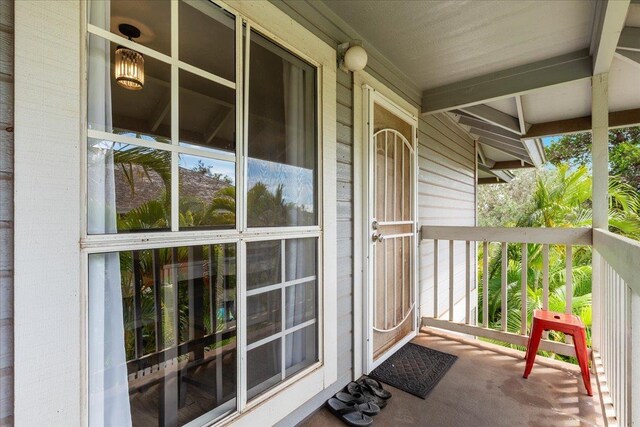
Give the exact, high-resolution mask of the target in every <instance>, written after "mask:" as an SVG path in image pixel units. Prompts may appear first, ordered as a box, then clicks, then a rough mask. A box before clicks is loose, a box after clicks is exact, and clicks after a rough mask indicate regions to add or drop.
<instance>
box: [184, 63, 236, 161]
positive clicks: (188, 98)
mask: <svg viewBox="0 0 640 427" xmlns="http://www.w3.org/2000/svg"><path fill="white" fill-rule="evenodd" d="M178 109H179V111H180V145H182V146H189V147H192V148H200V149H206V150H208V151H213V152H226V153H227V154H228V153H229V152H231V153H235V149H236V139H235V138H236V115H235V111H236V93H235V91H234V90H233V89H229V88H228V87H226V86H222V85H220V84H218V83H214V82H213V81H211V80H207V79H205V78H203V77H200V76H197V75H195V74H192V73H190V72H188V71H184V70H180V99H179V108H178Z"/></svg>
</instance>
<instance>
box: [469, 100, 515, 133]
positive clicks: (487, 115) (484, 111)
mask: <svg viewBox="0 0 640 427" xmlns="http://www.w3.org/2000/svg"><path fill="white" fill-rule="evenodd" d="M461 111H463V112H465V113H467V114H468V115H471V116H473V117H475V118H477V119H481V120H484V121H485V122H488V123H490V124H492V125H494V126H498V127H501V128H502V129H504V130H507V131H509V132H511V133H514V134H516V135H522V133H521V132H520V123H519V121H518V119H517V118H516V117H513V116H511V115H509V114H507V113H503V112H502V111H500V110H496V109H495V108H492V107H489V106H488V105H482V104H481V105H471V106H469V107H465V108H461Z"/></svg>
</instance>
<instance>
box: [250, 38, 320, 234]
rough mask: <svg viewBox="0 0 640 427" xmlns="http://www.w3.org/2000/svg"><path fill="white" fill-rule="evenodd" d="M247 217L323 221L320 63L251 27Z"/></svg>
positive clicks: (266, 221)
mask: <svg viewBox="0 0 640 427" xmlns="http://www.w3.org/2000/svg"><path fill="white" fill-rule="evenodd" d="M250 49H251V64H250V74H249V75H250V83H249V131H248V139H249V143H248V145H249V147H248V150H249V157H250V158H249V159H248V170H247V179H248V183H247V188H248V194H247V221H248V225H249V226H250V227H277V226H305V225H315V224H317V209H316V206H317V184H316V180H317V152H316V151H317V150H316V143H317V141H316V135H317V129H316V93H315V90H316V69H315V68H314V67H313V66H311V65H309V64H308V63H306V62H304V61H302V60H301V59H299V58H298V57H296V56H294V55H292V54H290V53H289V52H287V51H286V50H284V49H282V48H280V47H279V46H277V45H275V44H274V43H272V42H270V41H268V40H267V39H265V38H264V37H262V36H261V35H259V34H257V33H255V32H252V33H251V47H250Z"/></svg>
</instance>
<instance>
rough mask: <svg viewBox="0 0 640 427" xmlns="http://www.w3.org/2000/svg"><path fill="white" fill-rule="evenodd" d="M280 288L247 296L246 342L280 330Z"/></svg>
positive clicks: (254, 340)
mask: <svg viewBox="0 0 640 427" xmlns="http://www.w3.org/2000/svg"><path fill="white" fill-rule="evenodd" d="M281 295H282V293H281V292H280V289H277V290H275V291H270V292H265V293H261V294H258V295H253V296H250V297H247V344H252V343H254V342H256V341H260V340H261V339H263V338H267V337H270V336H271V335H274V334H277V333H279V332H281V331H282V329H281V328H282V305H281V303H280V299H281Z"/></svg>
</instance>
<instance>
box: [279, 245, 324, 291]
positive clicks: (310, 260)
mask: <svg viewBox="0 0 640 427" xmlns="http://www.w3.org/2000/svg"><path fill="white" fill-rule="evenodd" d="M285 242H286V243H285V259H286V266H285V270H286V272H287V274H286V276H287V281H289V280H296V279H304V278H305V277H311V276H315V275H316V263H317V261H316V247H317V246H318V239H315V238H311V239H288V240H286V241H285Z"/></svg>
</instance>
